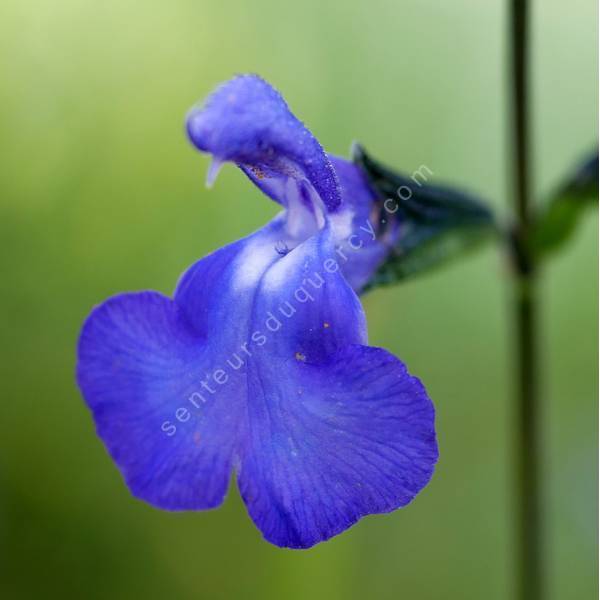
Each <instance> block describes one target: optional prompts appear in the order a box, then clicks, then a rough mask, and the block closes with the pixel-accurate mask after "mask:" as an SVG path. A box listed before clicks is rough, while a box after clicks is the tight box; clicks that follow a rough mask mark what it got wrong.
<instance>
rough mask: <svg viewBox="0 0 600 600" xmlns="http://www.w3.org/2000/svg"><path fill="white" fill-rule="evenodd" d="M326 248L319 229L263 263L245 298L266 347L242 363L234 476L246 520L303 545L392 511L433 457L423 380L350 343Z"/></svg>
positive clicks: (354, 326) (353, 314)
mask: <svg viewBox="0 0 600 600" xmlns="http://www.w3.org/2000/svg"><path fill="white" fill-rule="evenodd" d="M334 255H335V253H334V245H333V238H332V232H331V229H330V227H329V226H327V227H326V228H325V229H323V230H322V231H321V232H320V233H319V235H317V236H314V237H313V238H311V239H309V240H307V241H306V242H304V243H303V244H302V245H300V246H299V247H297V248H296V249H295V250H293V251H292V252H291V253H290V254H289V255H287V256H286V257H285V258H284V259H283V260H281V261H279V262H278V263H276V264H274V265H273V266H271V268H270V269H269V270H268V271H267V272H266V274H265V276H264V277H263V279H262V281H261V284H260V288H259V293H258V294H257V296H256V298H255V300H254V303H253V306H254V308H253V313H252V324H253V328H255V329H257V330H260V329H261V327H262V331H265V332H266V330H267V329H268V330H269V333H268V340H267V342H266V344H268V345H265V346H264V348H262V350H261V351H262V352H263V354H257V355H256V356H255V357H253V359H252V360H251V361H250V362H249V363H248V371H247V377H248V384H247V385H248V437H247V439H246V445H245V446H244V447H242V448H241V450H240V461H241V471H240V474H239V478H238V481H239V486H240V490H241V492H242V496H243V497H244V500H245V502H246V504H247V506H248V510H249V513H250V515H251V517H252V518H253V520H254V522H255V523H256V524H257V526H258V527H259V528H260V529H261V531H262V532H263V534H264V536H265V538H266V539H268V540H269V541H271V542H273V543H275V544H277V545H280V546H289V547H299V548H300V547H308V546H312V545H313V544H315V543H317V542H319V541H323V540H325V539H328V538H329V537H331V536H333V535H335V534H337V533H339V532H341V531H342V530H344V529H345V528H347V527H349V526H350V525H352V524H353V523H354V522H356V520H358V519H359V518H360V517H361V516H363V515H365V514H368V513H373V512H382V511H389V510H393V509H394V508H398V507H399V506H403V505H404V504H406V503H407V502H409V501H410V500H411V499H412V498H413V497H414V495H415V494H416V493H417V492H418V491H419V490H420V489H421V488H422V487H423V486H424V485H425V484H426V483H427V481H428V480H429V478H430V477H431V473H432V470H433V464H434V463H435V460H436V456H437V449H436V442H435V434H434V424H433V420H434V415H433V407H432V405H431V402H430V401H429V399H428V398H427V395H426V393H425V391H424V388H423V386H422V385H421V384H420V382H419V381H418V380H417V379H415V378H413V377H411V376H410V375H408V374H407V373H406V369H405V368H404V366H403V365H402V363H401V362H400V361H398V360H397V359H395V358H394V357H393V356H391V355H390V354H388V353H387V352H385V351H383V350H379V349H376V348H369V347H366V346H364V345H362V344H364V343H365V342H366V327H365V321H364V315H363V312H362V308H361V306H360V303H359V301H358V298H357V297H356V294H355V293H354V292H353V291H352V289H351V288H350V286H349V285H348V284H347V282H346V281H345V279H344V277H343V275H342V274H341V272H340V270H339V268H337V269H335V268H334V266H335V264H337V263H336V262H335V259H334V258H333V256H334ZM291 309H293V311H292V310H291ZM265 316H268V318H269V319H270V320H271V321H270V323H271V325H272V326H271V327H269V326H268V325H267V326H266V327H265V325H264V323H265ZM277 323H279V326H277Z"/></svg>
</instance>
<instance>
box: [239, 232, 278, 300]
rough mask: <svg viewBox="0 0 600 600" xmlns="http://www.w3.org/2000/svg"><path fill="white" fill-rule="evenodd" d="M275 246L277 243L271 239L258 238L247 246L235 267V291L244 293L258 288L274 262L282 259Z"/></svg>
mask: <svg viewBox="0 0 600 600" xmlns="http://www.w3.org/2000/svg"><path fill="white" fill-rule="evenodd" d="M275 244H276V241H275V240H273V239H270V238H267V239H264V238H263V239H260V238H256V239H253V240H250V241H249V242H248V243H247V244H246V247H245V248H244V250H243V251H242V252H241V254H239V256H238V257H237V258H236V259H235V264H234V265H233V271H234V276H233V280H232V285H233V288H234V289H235V290H237V291H242V290H245V289H248V288H250V287H256V285H257V284H258V282H259V280H260V278H261V277H262V275H263V274H264V272H265V271H266V270H267V269H268V268H269V266H270V265H271V264H272V263H273V261H274V260H276V259H277V258H280V255H279V254H278V253H277V250H276V247H275Z"/></svg>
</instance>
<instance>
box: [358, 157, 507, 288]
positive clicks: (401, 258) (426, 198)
mask: <svg viewBox="0 0 600 600" xmlns="http://www.w3.org/2000/svg"><path fill="white" fill-rule="evenodd" d="M353 159H354V162H355V164H357V165H358V166H360V167H361V168H362V170H363V171H364V172H365V174H366V176H367V179H368V181H369V183H370V185H371V187H372V188H373V190H375V192H376V194H377V198H378V200H377V207H378V210H379V217H380V218H379V222H380V223H384V224H385V227H386V231H387V232H393V233H390V234H389V237H390V239H392V240H393V245H392V247H391V248H390V254H389V255H388V257H387V258H386V260H385V261H384V262H383V264H382V265H381V266H380V267H379V269H378V270H377V272H376V273H375V275H374V276H373V278H372V279H371V281H370V282H369V284H368V285H367V288H366V289H371V288H374V287H377V286H380V285H390V284H393V283H396V282H399V281H401V280H404V279H406V278H408V277H412V276H414V275H417V274H419V273H423V272H426V271H428V270H430V269H431V268H433V267H437V266H439V265H441V264H443V263H445V262H447V261H448V260H449V259H451V258H454V257H456V256H457V255H459V254H460V253H462V252H464V251H465V250H467V249H470V248H473V247H474V246H476V245H478V244H479V243H481V242H482V241H484V240H485V239H488V238H489V237H491V235H492V234H494V233H496V232H497V228H496V224H495V220H494V216H493V214H492V212H491V211H490V209H489V208H488V207H487V206H486V205H485V204H484V203H483V202H481V201H480V200H479V199H477V198H475V197H474V196H472V195H470V194H467V193H465V192H463V191H460V190H456V189H454V188H451V187H443V186H437V185H431V184H429V183H427V180H428V179H429V178H430V177H431V176H432V175H433V173H432V171H431V170H430V169H428V168H427V167H425V166H421V168H420V169H419V170H418V171H415V172H414V173H413V174H412V176H406V175H402V174H400V173H397V172H395V171H393V170H392V169H390V168H389V167H386V166H384V165H382V164H381V163H379V162H377V161H376V160H374V159H373V158H372V157H370V156H369V155H368V154H367V152H366V151H365V150H364V148H362V147H361V146H359V145H355V146H354V148H353ZM384 234H385V232H384Z"/></svg>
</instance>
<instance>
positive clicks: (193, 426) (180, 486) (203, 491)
mask: <svg viewBox="0 0 600 600" xmlns="http://www.w3.org/2000/svg"><path fill="white" fill-rule="evenodd" d="M78 350H79V352H78V354H79V360H78V365H77V378H78V383H79V386H80V389H81V391H82V393H83V396H84V398H85V400H86V402H87V404H88V406H89V408H90V409H91V411H92V413H93V416H94V420H95V423H96V429H97V432H98V435H99V436H100V437H101V438H102V440H103V441H104V444H105V445H106V447H107V449H108V451H109V453H110V454H111V456H112V458H113V459H114V461H115V462H116V463H117V465H118V466H119V468H120V470H121V471H122V473H123V476H124V477H125V480H126V482H127V485H128V486H129V488H130V489H131V491H132V493H133V494H134V495H135V496H137V497H138V498H141V499H143V500H146V501H147V502H149V503H150V504H153V505H155V506H157V507H159V508H164V509H168V510H186V509H205V508H213V507H215V506H218V505H219V504H220V503H221V502H222V500H223V497H224V495H225V493H226V491H227V485H228V481H229V475H230V472H231V468H232V460H233V450H234V442H235V440H236V431H237V430H238V428H239V423H240V415H241V414H243V411H242V399H241V398H240V395H239V391H238V389H237V388H238V386H237V385H236V382H232V383H231V384H230V386H229V387H228V390H227V392H228V393H227V402H225V401H222V402H220V403H215V402H213V401H212V399H211V398H209V394H208V393H207V392H206V391H205V390H204V389H203V388H202V387H201V385H200V380H201V379H202V378H203V377H204V373H205V370H207V369H208V368H209V367H210V365H211V363H212V360H211V359H212V356H211V352H210V349H209V348H208V346H207V344H206V342H205V340H204V339H203V338H202V337H201V336H199V335H198V334H197V333H196V332H195V331H194V330H193V328H192V327H190V324H189V322H188V321H187V319H186V318H185V316H184V314H183V313H182V311H181V310H180V309H179V308H178V307H177V305H176V304H175V303H174V302H173V301H172V300H170V299H169V298H167V297H165V296H163V295H161V294H158V293H156V292H141V293H136V294H122V295H120V296H115V297H113V298H111V299H109V300H107V301H106V302H104V303H103V304H101V305H100V306H99V307H97V308H96V309H95V310H94V311H93V312H92V313H91V315H90V316H89V317H88V319H87V321H86V323H85V325H84V327H83V330H82V332H81V336H80V340H79V349H78ZM201 392H202V393H201ZM192 400H193V403H192V402H191V401H192ZM192 413H194V414H192ZM188 421H189V422H188Z"/></svg>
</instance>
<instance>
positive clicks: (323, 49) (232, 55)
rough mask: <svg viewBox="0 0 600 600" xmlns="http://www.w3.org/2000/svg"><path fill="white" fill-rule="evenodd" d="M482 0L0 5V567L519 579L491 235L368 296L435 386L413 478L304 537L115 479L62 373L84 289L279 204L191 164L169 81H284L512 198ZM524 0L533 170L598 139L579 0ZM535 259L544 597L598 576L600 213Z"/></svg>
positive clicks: (466, 587)
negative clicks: (178, 507)
mask: <svg viewBox="0 0 600 600" xmlns="http://www.w3.org/2000/svg"><path fill="white" fill-rule="evenodd" d="M505 4H506V3H505V2H503V1H500V0H486V1H482V0H456V1H453V2H433V1H423V0H389V1H384V0H371V2H368V3H367V2H344V1H343V0H336V1H331V2H322V1H317V0H307V1H304V2H296V3H291V2H281V1H276V0H254V1H252V2H250V1H249V0H247V1H245V2H242V1H239V0H238V1H235V2H234V1H230V0H221V1H219V2H217V1H212V2H211V1H207V0H194V1H192V0H173V1H171V2H155V1H147V2H130V1H124V0H119V1H116V0H107V1H104V2H92V1H91V0H78V1H75V0H73V1H71V0H58V1H57V0H54V1H49V0H38V1H37V2H32V1H28V0H3V1H2V6H1V7H0V77H1V79H0V81H1V86H0V101H1V103H0V130H1V132H2V133H1V137H0V152H1V156H2V160H1V163H0V203H1V204H0V206H1V209H0V240H1V244H2V245H1V249H0V268H1V275H2V276H1V277H0V303H1V304H0V308H1V312H0V314H1V315H2V317H1V322H2V333H1V348H0V352H1V354H0V370H1V371H0V375H1V389H2V401H1V407H0V427H1V435H2V452H0V553H1V556H0V569H1V573H0V595H2V597H3V598H15V599H21V598H53V597H57V598H58V597H61V598H65V597H66V598H116V599H120V598H132V597H146V598H164V597H170V598H185V599H187V598H202V599H203V598H210V599H220V598H227V599H229V598H236V599H237V598H244V599H246V598H249V599H253V598H257V599H261V600H263V599H270V598H273V599H280V598H286V599H297V598H298V599H300V598H309V597H310V598H316V599H319V598H327V599H331V600H336V599H341V598H344V599H348V598H381V599H386V598H396V597H403V598H418V599H430V598H431V599H437V598H460V599H471V598H472V599H478V598H488V599H496V598H497V599H501V598H502V599H504V598H510V597H511V596H512V589H513V588H512V562H511V560H512V554H513V551H512V548H511V535H512V533H511V532H512V529H511V528H512V521H511V514H512V513H511V502H512V497H511V485H512V482H511V472H510V447H511V435H512V431H513V426H512V417H513V414H512V405H511V398H510V393H511V389H512V380H511V374H510V367H511V354H512V347H511V343H510V342H511V326H510V320H509V319H510V316H511V313H510V293H509V291H510V289H509V271H508V268H507V265H506V264H505V260H504V257H503V256H502V253H501V252H499V250H498V249H494V248H488V249H486V250H485V251H483V252H481V253H478V254H474V255H471V256H469V257H467V258H466V259H464V260H462V261H459V262H457V263H453V265H452V266H449V267H447V268H445V269H443V270H440V271H436V272H434V273H431V274H429V275H427V276H423V277H422V278H418V279H415V280H414V281H412V282H410V283H407V284H405V285H402V286H399V287H395V288H392V289H385V290H378V291H376V292H374V293H372V294H370V295H368V296H367V297H366V298H365V305H366V310H367V315H368V318H369V325H370V340H371V343H372V344H373V345H378V346H384V347H386V348H389V349H390V350H391V351H393V352H395V353H396V354H398V355H399V356H401V357H402V358H403V359H404V360H405V361H406V362H407V364H408V365H409V367H410V369H411V371H412V372H414V373H415V374H417V375H418V376H420V377H421V378H422V379H423V380H424V381H425V383H426V385H427V387H428V389H429V392H430V395H431V396H432V398H433V399H434V401H435V403H436V407H437V414H438V417H437V427H438V433H439V443H440V451H441V458H440V462H439V465H438V467H437V471H436V474H435V476H434V478H433V480H432V482H431V484H430V485H429V486H428V487H427V488H426V489H425V490H424V491H423V492H422V493H421V495H420V496H419V497H418V498H417V500H416V501H415V502H414V503H413V504H412V505H410V506H408V507H406V508H405V509H403V510H401V511H398V512H396V513H393V514H389V515H383V516H374V517H368V518H366V519H364V520H363V521H361V522H360V523H359V524H358V525H356V526H355V527H353V528H352V529H351V530H349V531H347V532H346V533H344V534H343V535H341V536H339V537H337V538H334V539H333V540H331V541H329V542H327V543H325V544H321V545H319V546H317V547H315V548H313V549H311V550H308V551H303V552H299V551H289V550H280V549H277V548H275V547H272V546H270V545H268V544H267V543H266V542H263V541H262V540H261V537H260V534H259V533H258V531H257V530H256V529H255V528H254V526H253V525H252V523H251V522H250V520H249V519H248V518H247V516H246V514H245V510H244V507H243V505H242V503H241V501H240V499H239V496H238V493H237V490H235V489H232V490H231V491H230V494H229V496H228V499H227V501H226V503H225V505H224V506H223V507H222V508H220V509H219V510H216V511H210V512H205V513H195V514H194V513H189V514H169V513H164V512H159V511H157V510H154V509H153V508H151V507H149V506H147V505H145V504H143V503H141V502H139V501H137V500H135V499H133V498H132V497H131V496H130V494H129V492H128V491H127V489H126V487H125V485H124V484H123V482H122V481H121V478H120V475H119V473H118V471H117V469H116V468H115V467H114V466H113V464H112V463H111V461H110V460H109V458H108V456H107V454H106V453H105V451H104V449H103V446H102V445H101V443H100V441H99V440H98V439H97V438H96V436H95V434H94V429H93V425H92V421H91V418H90V415H89V414H88V412H87V409H86V408H85V406H84V404H83V402H82V400H81V398H80V396H79V393H78V391H77V389H76V386H75V384H74V365H75V344H76V339H77V335H78V332H79V328H80V325H81V323H82V321H83V319H84V317H85V316H86V315H87V313H88V311H89V310H90V308H91V307H92V306H93V305H94V304H95V303H98V302H100V301H102V300H103V299H104V298H106V297H107V296H109V295H111V294H114V293H116V292H119V291H124V290H138V289H144V288H154V289H157V290H160V291H163V292H165V293H170V292H171V291H172V290H173V288H174V285H175V283H176V281H177V278H178V276H179V274H180V273H181V272H182V271H183V270H184V269H185V268H186V267H187V266H188V265H190V264H191V263H192V262H193V261H195V260H196V259H197V258H199V257H201V256H203V255H204V254H206V253H208V252H209V251H211V250H213V249H214V248H216V247H219V246H221V245H223V244H225V243H226V242H229V241H232V240H234V239H237V238H239V237H241V236H243V235H245V234H246V233H248V232H249V231H251V230H253V229H255V228H257V227H259V226H260V225H262V224H263V223H264V222H265V220H266V219H268V218H269V217H270V215H273V214H274V213H275V212H276V210H277V209H276V207H275V206H274V204H273V203H271V202H269V201H268V200H267V199H266V198H264V197H262V196H261V195H260V194H259V193H258V191H257V190H255V189H254V188H253V186H252V185H251V184H250V183H249V182H248V181H247V180H246V178H245V177H244V176H243V175H242V174H241V173H239V172H237V171H236V170H235V169H234V168H232V167H229V168H227V169H225V170H224V172H223V173H222V175H221V176H220V178H219V180H218V182H217V184H216V187H215V188H214V189H213V190H211V191H208V190H206V189H205V188H204V185H203V181H204V173H205V169H206V166H207V160H206V158H203V157H200V156H199V155H198V154H197V153H195V152H194V151H193V150H192V148H191V147H190V145H189V144H188V143H187V141H186V139H185V137H184V133H183V119H184V115H185V113H186V111H187V109H188V108H189V107H190V106H191V105H192V104H193V103H194V102H196V101H197V100H198V99H200V98H202V97H203V96H204V95H205V94H207V93H208V92H209V91H210V90H211V89H212V88H213V87H214V86H215V85H216V84H217V83H218V82H220V81H222V80H224V79H227V78H229V77H230V76H231V75H232V74H234V73H236V72H246V71H253V72H258V73H260V74H261V75H262V76H264V77H265V78H266V79H268V80H269V81H271V82H272V83H273V84H274V85H276V86H277V87H278V88H279V89H280V90H281V91H282V92H283V93H284V95H285V97H286V98H287V100H288V101H289V103H290V105H291V107H292V109H293V110H294V112H295V113H296V114H297V115H298V116H299V117H300V118H301V119H303V120H304V121H305V122H306V123H307V124H308V126H309V127H310V128H311V129H312V130H313V132H314V133H315V134H316V135H317V136H318V138H319V139H320V141H321V142H322V143H323V144H324V145H325V146H326V147H327V148H328V149H329V151H331V152H334V153H337V154H347V151H348V149H349V145H350V143H351V141H352V140H353V139H357V140H360V141H361V142H363V143H364V144H365V145H366V147H367V148H368V149H369V150H370V151H371V152H372V153H373V154H374V155H375V156H376V157H378V158H380V159H382V160H385V161H387V162H388V163H389V164H391V165H394V166H396V167H397V168H401V169H404V170H405V171H408V172H412V171H413V170H414V169H415V168H418V167H419V165H421V164H426V165H427V166H429V168H430V169H432V170H433V172H434V177H433V179H432V181H434V182H438V183H441V182H446V183H454V184H460V185H463V186H466V187H467V188H470V189H471V190H472V191H474V192H476V193H480V194H482V195H484V196H485V197H487V198H489V199H490V201H491V202H492V203H493V204H494V206H495V207H496V208H497V209H498V211H499V212H500V214H501V215H503V216H506V215H507V205H508V203H509V200H510V198H508V194H509V192H510V187H509V186H508V184H507V174H508V163H507V145H508V135H507V131H506V123H507V90H506V77H505V72H506V48H505V29H506V9H505ZM533 4H534V7H533V20H534V32H533V68H534V74H533V84H534V90H533V112H534V114H533V119H534V134H535V146H536V148H535V150H536V153H535V187H536V192H537V194H538V197H540V198H541V197H543V195H544V194H545V193H548V192H549V191H550V190H551V189H552V188H553V186H555V185H556V184H557V183H558V182H559V181H560V180H561V178H562V176H563V174H565V173H566V172H567V171H568V170H569V169H570V168H571V167H572V166H573V164H574V163H576V162H577V161H578V160H579V158H581V155H582V153H585V152H586V151H587V150H588V149H590V148H591V147H592V146H593V145H594V144H595V143H596V137H597V136H596V132H597V127H598V123H597V106H598V97H597V89H598V79H597V53H596V48H597V30H596V24H597V3H596V2H595V0H573V1H571V2H568V3H567V2H564V1H559V0H544V1H543V2H542V1H541V0H538V1H537V2H534V3H533ZM584 221H585V222H584V225H583V226H582V227H581V228H580V230H579V231H578V234H577V236H576V239H575V240H574V242H573V243H571V244H570V245H569V246H568V248H567V250H566V251H565V252H564V253H562V254H561V255H560V256H558V257H556V258H555V259H554V260H553V261H552V264H551V265H548V267H547V268H546V269H545V270H544V273H543V283H542V296H543V297H542V303H543V315H542V316H543V359H544V366H545V374H544V378H543V404H544V412H543V415H542V419H543V427H544V430H545V443H546V454H545V463H544V475H545V479H544V483H545V513H546V514H545V516H546V519H547V537H546V543H545V553H546V559H547V567H548V571H547V575H548V587H549V590H550V594H549V596H548V597H549V598H556V599H558V598H569V599H571V598H595V597H597V575H596V565H597V512H596V502H597V441H598V440H597V422H598V412H597V389H598V373H597V367H598V351H597V341H598V340H597V331H598V314H597V302H598V280H597V272H598V263H597V254H596V247H597V241H598V236H597V216H596V215H595V214H594V213H593V212H591V213H590V214H589V215H588V218H587V219H585V220H584Z"/></svg>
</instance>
